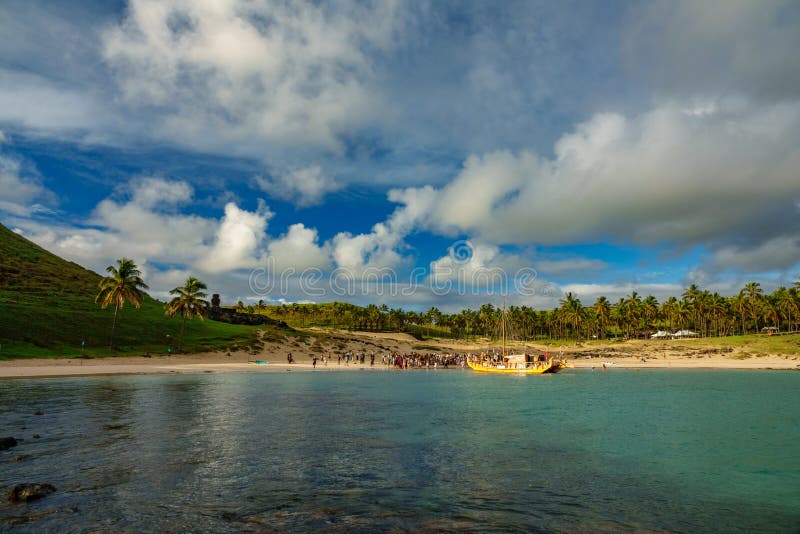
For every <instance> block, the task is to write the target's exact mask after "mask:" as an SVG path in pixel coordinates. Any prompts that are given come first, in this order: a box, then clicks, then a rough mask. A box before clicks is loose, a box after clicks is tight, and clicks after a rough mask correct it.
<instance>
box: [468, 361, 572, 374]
mask: <svg viewBox="0 0 800 534" xmlns="http://www.w3.org/2000/svg"><path fill="white" fill-rule="evenodd" d="M467 365H469V367H470V369H472V370H473V371H477V372H479V373H495V374H504V375H543V374H552V373H557V372H559V371H560V370H561V369H563V368H564V365H563V364H562V363H561V362H553V363H550V364H544V365H540V366H538V367H537V366H534V365H530V366H526V367H497V366H491V365H483V364H481V363H480V362H473V361H469V360H467Z"/></svg>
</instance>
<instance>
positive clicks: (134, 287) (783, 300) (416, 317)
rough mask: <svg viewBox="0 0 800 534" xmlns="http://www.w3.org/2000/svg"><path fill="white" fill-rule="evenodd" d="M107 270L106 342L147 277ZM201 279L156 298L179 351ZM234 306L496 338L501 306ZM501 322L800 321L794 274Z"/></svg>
mask: <svg viewBox="0 0 800 534" xmlns="http://www.w3.org/2000/svg"><path fill="white" fill-rule="evenodd" d="M106 270H107V272H108V273H109V275H108V276H107V277H105V278H103V279H102V280H101V281H100V284H99V287H100V292H99V293H98V295H97V298H96V299H95V301H96V302H97V303H98V304H99V305H100V306H101V307H102V308H104V309H105V308H106V307H108V306H111V305H113V306H114V320H113V322H112V326H111V336H110V342H109V346H110V347H111V348H113V346H114V331H115V329H116V325H117V315H118V313H119V310H120V309H121V308H122V307H123V306H124V305H125V303H126V302H129V303H131V304H132V305H133V306H134V307H136V308H139V306H140V305H141V303H142V300H143V299H144V291H143V290H144V289H147V288H148V286H147V284H145V283H144V281H143V280H142V278H141V271H140V270H139V268H138V267H137V266H136V264H135V263H134V262H133V260H130V259H128V258H122V259H120V260H118V261H117V266H116V267H115V266H113V265H112V266H109V267H108V268H107V269H106ZM207 289H208V288H207V286H206V284H205V283H203V282H202V281H200V280H198V279H197V278H195V277H193V276H190V277H188V278H187V280H186V282H185V283H184V285H182V286H178V287H176V288H174V289H172V290H171V291H170V294H171V295H174V298H173V299H172V300H170V301H169V302H167V303H166V304H165V305H164V309H165V313H166V315H168V316H169V317H175V316H178V315H179V316H181V317H182V321H181V332H180V337H179V341H178V350H179V351H180V350H182V346H183V334H184V328H185V325H186V320H187V319H191V318H193V317H200V318H201V319H202V318H203V317H204V316H206V315H207V313H208V308H209V303H208V301H207V300H205V299H206V297H207V294H206V292H205V291H206V290H207ZM236 308H237V311H240V312H244V313H262V314H266V315H269V316H271V317H273V318H275V319H279V320H284V321H286V322H288V323H290V324H292V325H294V326H301V327H305V326H328V327H332V328H343V329H351V330H374V331H399V332H412V333H415V332H416V333H421V334H425V333H427V335H433V336H442V337H455V338H469V337H475V336H480V337H497V336H498V325H499V324H500V321H501V315H502V313H503V310H502V308H499V307H497V306H495V305H493V304H484V305H482V306H481V307H480V308H479V309H477V310H472V309H465V310H461V311H459V312H457V313H452V314H447V313H443V312H441V311H440V310H439V309H438V308H436V307H431V308H430V309H428V310H427V311H424V312H416V311H413V310H403V309H402V308H390V307H389V306H387V305H386V304H382V305H376V304H370V305H368V306H366V307H362V306H356V305H354V304H349V303H346V302H332V303H324V304H298V303H294V304H283V305H279V306H269V305H266V304H265V303H264V301H263V300H261V301H259V302H258V304H257V305H251V306H245V305H244V303H242V302H241V301H240V302H238V303H237V305H236ZM505 314H506V324H507V325H508V326H509V329H510V330H511V331H512V332H514V333H515V337H517V338H519V339H524V340H536V339H552V340H566V339H572V340H578V339H593V338H594V339H606V338H609V337H625V338H642V337H648V336H649V335H650V334H651V333H652V332H653V331H654V330H667V331H675V330H686V329H688V330H692V331H694V332H696V333H697V334H698V335H700V336H704V337H718V336H730V335H736V334H748V333H758V332H761V331H762V330H763V329H764V328H768V329H774V330H777V331H788V332H794V331H795V330H796V329H797V326H798V322H800V280H798V281H796V282H794V284H793V286H792V287H789V288H787V287H783V286H782V287H779V288H777V289H776V290H775V291H773V292H772V293H769V294H767V293H765V292H764V290H763V288H762V287H761V284H759V283H758V282H749V283H747V284H746V285H745V286H744V287H743V288H742V289H741V290H740V291H739V293H738V294H737V295H734V296H728V297H724V296H722V295H720V294H718V293H712V292H710V291H708V290H704V289H701V288H699V287H698V286H697V285H696V284H692V285H690V286H689V287H688V288H686V290H685V291H684V292H683V294H682V295H681V297H680V298H678V297H675V296H672V297H669V298H668V299H666V300H665V301H664V302H659V301H658V300H657V299H656V298H655V297H654V296H653V295H648V296H646V297H642V296H641V295H639V293H637V292H636V291H633V292H632V293H631V294H630V295H627V296H625V297H622V298H620V299H619V300H618V301H617V302H611V301H610V300H609V299H608V298H606V297H604V296H600V297H598V298H597V299H596V300H595V302H594V304H592V305H589V306H587V305H584V304H583V303H582V302H581V300H580V298H578V296H577V295H575V294H573V293H567V294H566V295H565V296H564V298H563V299H561V300H560V301H559V306H558V307H557V308H554V309H551V310H535V309H533V307H531V306H510V307H509V308H508V309H507V310H505Z"/></svg>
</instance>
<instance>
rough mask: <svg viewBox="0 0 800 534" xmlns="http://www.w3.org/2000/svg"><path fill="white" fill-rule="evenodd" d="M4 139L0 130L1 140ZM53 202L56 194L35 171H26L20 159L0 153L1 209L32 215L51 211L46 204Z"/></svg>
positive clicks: (21, 214)
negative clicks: (44, 184)
mask: <svg viewBox="0 0 800 534" xmlns="http://www.w3.org/2000/svg"><path fill="white" fill-rule="evenodd" d="M3 140H4V138H3V137H2V132H0V142H2V141H3ZM53 203H55V195H54V194H53V193H52V192H51V191H50V190H49V189H47V188H46V187H44V186H43V185H42V183H41V181H40V180H39V179H38V176H36V174H35V173H33V174H32V173H29V172H25V171H24V170H23V167H22V165H21V163H20V161H19V160H17V159H15V158H12V157H9V156H5V155H2V154H0V211H5V212H7V213H11V214H13V215H17V216H30V215H32V214H34V213H37V212H42V211H49V209H48V208H47V207H46V206H45V205H51V204H53Z"/></svg>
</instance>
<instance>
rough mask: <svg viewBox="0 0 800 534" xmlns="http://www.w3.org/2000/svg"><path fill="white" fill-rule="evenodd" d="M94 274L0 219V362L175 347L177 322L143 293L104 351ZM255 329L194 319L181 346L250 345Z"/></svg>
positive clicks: (105, 329) (109, 314)
mask: <svg viewBox="0 0 800 534" xmlns="http://www.w3.org/2000/svg"><path fill="white" fill-rule="evenodd" d="M100 279H101V277H100V276H99V275H98V274H97V273H94V272H92V271H89V270H87V269H84V268H83V267H81V266H80V265H77V264H76V263H72V262H69V261H66V260H64V259H62V258H59V257H58V256H56V255H55V254H52V253H50V252H48V251H46V250H44V249H43V248H41V247H40V246H38V245H36V244H34V243H32V242H31V241H29V240H27V239H25V238H24V237H22V236H20V235H18V234H16V233H14V232H12V231H11V230H9V229H8V228H6V227H5V226H3V225H2V224H0V359H11V358H20V357H49V356H72V357H75V356H80V355H81V354H82V353H83V355H85V356H108V355H115V354H143V353H146V352H150V353H153V354H164V353H166V352H167V347H168V344H169V345H174V344H175V340H176V336H177V335H178V333H179V331H180V320H179V319H177V318H175V319H169V318H168V317H166V316H165V315H164V305H163V303H161V302H159V301H157V300H155V299H153V298H150V297H149V296H148V297H146V298H145V300H144V302H143V303H142V307H141V308H140V309H138V310H137V309H135V308H133V307H132V306H130V305H129V304H126V305H125V307H124V308H123V309H122V310H120V313H119V322H118V325H117V332H116V334H115V341H114V344H115V345H116V346H117V347H116V350H114V351H113V353H112V351H110V350H109V349H108V340H109V334H110V332H111V321H112V318H113V313H114V310H113V309H111V308H109V309H106V310H102V309H100V307H99V306H97V305H96V304H95V303H94V298H95V296H96V295H97V291H98V287H97V284H98V282H99V281H100ZM261 328H262V329H263V328H264V327H261ZM257 330H258V328H255V327H250V326H242V325H232V324H227V323H221V322H217V321H211V320H205V321H200V320H197V319H195V320H192V321H188V322H187V323H186V335H185V338H184V350H186V351H191V352H199V351H206V350H216V349H226V348H229V347H231V346H245V345H250V344H253V343H254V342H255V336H256V332H257ZM168 336H169V337H168ZM82 340H83V341H85V349H84V350H83V351H82V350H81V341H82Z"/></svg>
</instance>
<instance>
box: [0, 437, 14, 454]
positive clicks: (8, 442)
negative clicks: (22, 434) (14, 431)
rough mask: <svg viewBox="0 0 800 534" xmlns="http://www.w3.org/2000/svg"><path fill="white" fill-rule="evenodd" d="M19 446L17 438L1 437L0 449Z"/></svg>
mask: <svg viewBox="0 0 800 534" xmlns="http://www.w3.org/2000/svg"><path fill="white" fill-rule="evenodd" d="M16 446H17V440H15V439H14V438H12V437H10V436H9V437H7V438H0V451H4V450H6V449H10V448H11V447H16Z"/></svg>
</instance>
